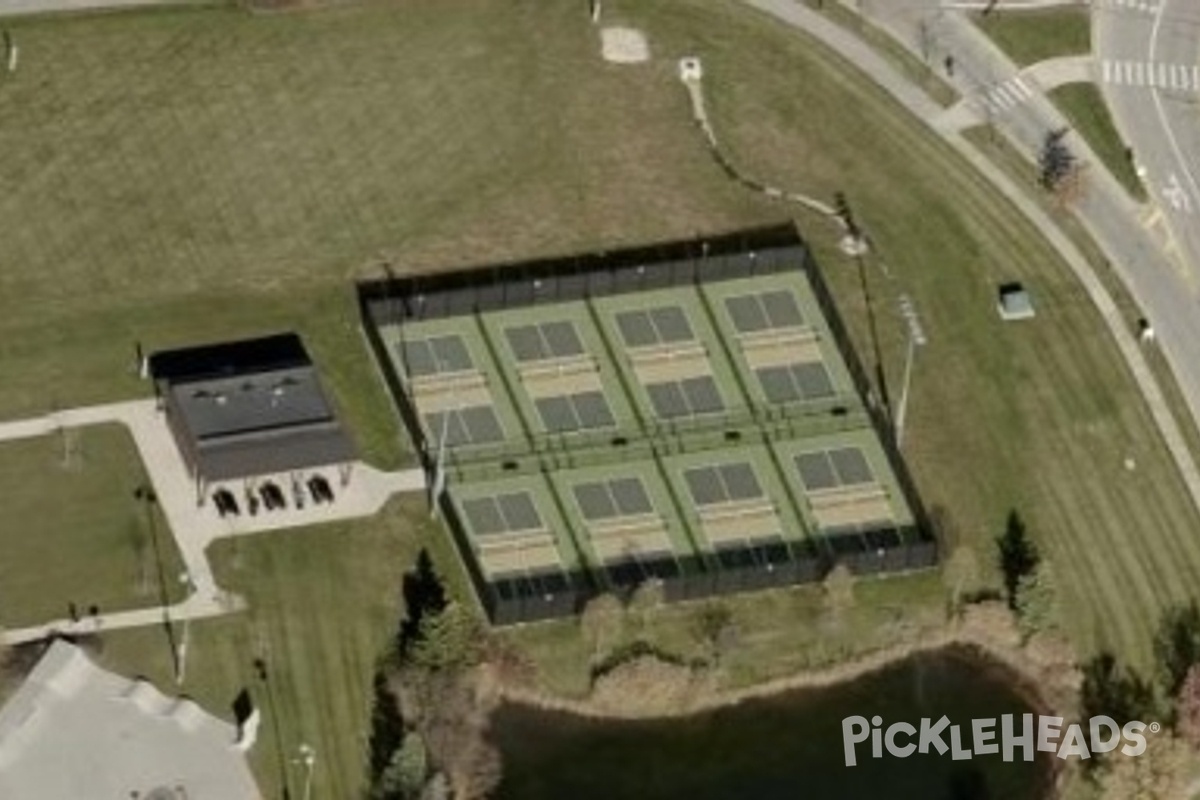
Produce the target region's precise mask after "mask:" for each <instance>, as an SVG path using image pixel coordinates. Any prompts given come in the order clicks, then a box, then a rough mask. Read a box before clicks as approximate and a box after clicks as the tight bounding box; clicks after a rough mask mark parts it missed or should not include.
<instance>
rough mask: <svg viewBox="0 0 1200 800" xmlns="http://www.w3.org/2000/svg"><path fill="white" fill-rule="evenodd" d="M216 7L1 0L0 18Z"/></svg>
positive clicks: (184, 1) (158, 0) (137, 0)
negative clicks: (156, 7) (158, 7)
mask: <svg viewBox="0 0 1200 800" xmlns="http://www.w3.org/2000/svg"><path fill="white" fill-rule="evenodd" d="M184 5H215V3H214V2H211V0H210V2H204V0H0V17H17V16H26V15H30V14H59V13H68V14H69V13H73V12H79V11H119V10H122V9H134V8H150V7H154V6H184Z"/></svg>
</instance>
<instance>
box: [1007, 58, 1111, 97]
mask: <svg viewBox="0 0 1200 800" xmlns="http://www.w3.org/2000/svg"><path fill="white" fill-rule="evenodd" d="M1092 64H1093V61H1092V57H1091V56H1090V55H1082V56H1061V57H1059V58H1048V59H1046V60H1045V61H1039V62H1037V63H1036V64H1030V65H1029V66H1028V67H1026V68H1025V69H1024V70H1023V72H1024V74H1026V75H1028V76H1029V77H1031V78H1033V79H1034V80H1035V81H1037V83H1038V85H1039V86H1041V87H1042V89H1044V90H1045V91H1050V90H1051V89H1057V88H1058V87H1059V86H1063V85H1064V84H1068V83H1088V82H1090V81H1091V80H1093V79H1094V78H1095V74H1094V73H1093V71H1092V70H1093V67H1092Z"/></svg>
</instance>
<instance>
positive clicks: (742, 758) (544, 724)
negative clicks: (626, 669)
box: [490, 649, 1054, 800]
mask: <svg viewBox="0 0 1200 800" xmlns="http://www.w3.org/2000/svg"><path fill="white" fill-rule="evenodd" d="M1010 677H1011V676H1009V675H1008V674H1007V673H1006V672H1005V671H1004V670H1002V669H1000V668H999V667H998V666H996V665H994V664H991V663H989V662H986V661H983V660H982V659H981V658H980V657H978V656H976V655H974V654H971V653H968V652H966V651H963V650H957V649H950V650H944V651H940V652H938V653H934V654H925V655H920V656H914V657H912V658H909V659H907V660H904V661H901V662H898V663H897V664H895V665H893V666H890V667H887V668H885V669H883V670H881V671H879V672H875V673H872V674H870V675H867V676H865V677H862V678H859V679H856V680H854V681H850V682H847V683H843V684H838V685H836V686H834V687H831V688H826V689H803V690H795V691H790V692H785V693H782V694H779V695H776V696H774V697H771V698H765V699H760V700H754V701H750V702H746V703H742V704H740V705H737V706H732V707H729V708H724V709H721V710H718V711H713V712H706V713H704V714H699V715H696V716H691V717H685V718H678V719H664V720H653V721H638V722H628V721H609V720H593V719H586V718H582V717H577V716H574V715H571V714H565V713H560V712H548V711H542V710H538V709H534V708H531V707H527V706H516V705H505V706H502V707H501V708H500V709H499V710H498V711H497V712H496V713H495V715H494V716H493V718H492V729H491V734H490V737H491V739H492V741H493V742H494V743H495V744H496V745H497V746H498V747H499V749H500V752H501V754H502V756H503V759H504V781H503V783H502V784H501V786H500V789H499V791H498V793H497V797H498V798H500V800H543V799H544V800H562V799H563V798H567V800H593V798H594V800H685V799H686V800H748V799H751V798H753V799H754V800H760V799H761V800H775V799H776V798H778V799H779V800H784V799H785V798H786V799H787V800H797V799H798V798H803V800H825V798H829V799H830V800H833V799H834V798H836V799H837V800H845V799H846V798H852V799H857V798H864V799H866V798H877V797H887V798H903V799H904V800H985V799H986V800H1040V799H1041V798H1045V797H1049V796H1050V792H1049V790H1048V785H1049V784H1050V782H1051V781H1052V779H1053V774H1052V770H1053V763H1052V762H1053V761H1054V759H1053V758H1052V757H1051V756H1050V755H1049V754H1046V753H1039V754H1038V755H1039V757H1038V758H1037V759H1036V760H1034V761H1033V762H1031V763H1030V762H1025V761H1021V760H1016V761H1014V762H1012V763H1005V762H1004V761H1003V759H1002V757H1001V756H1000V755H987V756H975V757H974V758H972V759H971V760H961V761H954V760H952V759H951V757H950V753H949V752H947V754H946V755H944V756H937V755H934V754H932V753H930V754H929V755H920V754H914V755H912V756H910V757H908V758H904V759H900V758H896V757H893V756H889V755H888V754H887V751H886V750H885V751H884V756H883V758H881V759H872V758H871V757H870V753H871V749H870V746H869V745H870V743H869V741H868V742H864V743H862V744H860V745H858V748H857V754H858V764H857V766H854V767H847V766H846V765H845V757H844V751H843V746H842V728H841V725H842V719H843V718H844V717H848V716H852V715H861V716H864V717H867V718H870V717H872V716H873V715H876V714H878V715H880V716H882V717H883V725H884V727H885V728H886V727H887V726H888V725H889V724H891V723H893V722H899V721H905V722H909V723H910V724H912V725H914V726H918V727H919V725H920V721H921V718H922V717H930V718H932V720H933V721H936V720H937V719H938V718H939V717H941V715H943V714H945V715H946V716H948V717H950V720H951V722H954V723H959V724H960V725H962V726H963V727H962V733H963V747H965V748H970V747H971V742H970V738H971V727H970V720H972V719H975V718H990V717H995V718H997V725H996V731H997V737H996V738H997V740H998V739H999V721H998V720H999V717H1000V715H1001V714H1018V715H1019V714H1022V713H1026V712H1033V713H1037V712H1036V709H1034V708H1032V707H1031V706H1030V705H1029V704H1028V703H1027V702H1026V701H1025V700H1024V699H1023V698H1022V696H1021V695H1020V694H1019V693H1018V692H1017V691H1016V689H1015V687H1014V685H1013V684H1012V683H1011V681H1010ZM1017 726H1018V732H1019V729H1020V719H1019V718H1018V719H1017ZM949 738H950V737H949V734H945V735H943V739H945V740H946V741H947V744H948V743H949ZM901 742H903V739H901ZM1020 752H1021V751H1019V750H1018V759H1019V758H1021V756H1020Z"/></svg>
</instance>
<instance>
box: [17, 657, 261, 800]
mask: <svg viewBox="0 0 1200 800" xmlns="http://www.w3.org/2000/svg"><path fill="white" fill-rule="evenodd" d="M236 735H237V730H236V728H235V727H234V726H233V725H231V724H229V723H227V722H224V721H222V720H220V719H217V718H216V717H214V716H212V715H210V714H209V713H208V712H206V711H204V710H203V709H202V708H200V707H199V706H198V705H196V704H195V703H194V702H193V701H191V700H189V699H186V698H175V697H167V696H165V695H163V694H162V693H161V692H159V691H158V690H157V689H156V688H154V687H153V686H152V685H151V684H149V683H147V682H146V681H142V680H131V679H128V678H123V677H121V676H119V675H115V674H113V673H111V672H107V671H105V670H102V669H100V668H99V667H97V666H95V665H94V664H93V663H92V662H91V661H90V660H89V659H88V657H87V656H86V655H85V654H84V652H83V651H82V650H80V649H79V648H78V647H76V646H75V645H72V644H69V643H67V642H64V641H61V640H59V641H55V642H54V643H53V644H52V645H51V646H50V648H49V649H48V650H47V651H46V653H45V654H44V655H43V656H42V659H41V661H39V662H38V664H37V666H36V667H34V670H33V672H32V673H30V675H29V677H28V678H27V679H26V681H25V683H24V684H23V685H22V686H21V687H20V688H19V689H18V690H17V692H16V694H15V695H13V697H12V698H11V699H10V700H9V702H8V703H7V704H6V705H5V706H4V707H3V708H0V797H12V798H22V797H31V798H32V797H36V798H38V800H78V798H81V797H113V798H127V797H131V796H134V795H133V794H132V793H133V792H137V793H139V795H140V796H142V797H158V796H163V797H172V798H174V797H177V796H186V797H188V798H189V800H206V798H214V800H215V799H216V798H220V800H261V794H260V793H259V790H258V787H257V786H256V785H255V783H254V778H253V776H252V775H251V773H250V769H249V766H248V765H247V763H246V759H245V756H244V755H243V754H242V753H241V752H240V751H239V750H237V749H236V747H235V739H236ZM179 787H182V788H183V789H184V794H180V793H179V792H178V788H179ZM156 790H160V793H159V794H155V791H156ZM168 792H169V793H168Z"/></svg>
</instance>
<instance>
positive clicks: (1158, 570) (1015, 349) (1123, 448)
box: [640, 4, 1200, 665]
mask: <svg viewBox="0 0 1200 800" xmlns="http://www.w3.org/2000/svg"><path fill="white" fill-rule="evenodd" d="M683 9H687V10H688V12H687V13H685V12H684V10H683ZM640 21H641V22H642V24H643V25H644V26H645V27H646V28H647V29H649V30H654V31H658V37H659V38H660V39H665V40H666V41H667V42H672V41H674V42H676V44H675V46H674V48H672V50H673V52H679V51H682V50H684V49H685V48H687V47H691V48H692V49H696V50H698V51H699V52H702V54H703V57H704V59H705V75H706V83H707V84H708V86H709V95H708V97H709V104H710V110H711V111H710V113H711V114H712V116H713V119H714V121H715V125H716V128H717V132H718V135H719V136H720V137H721V138H722V140H723V141H724V142H725V143H726V145H727V147H728V148H729V149H730V151H731V153H732V157H733V159H734V160H735V161H737V162H738V163H740V164H743V165H744V166H745V168H746V169H747V170H748V171H749V172H751V173H752V174H757V175H769V176H772V180H773V182H776V183H778V184H779V185H782V186H785V187H786V186H803V187H805V189H806V190H807V191H809V192H810V193H813V194H817V195H818V196H820V195H822V194H824V195H827V196H828V195H831V194H832V193H833V192H834V191H835V190H838V189H841V190H844V191H845V192H846V193H847V196H848V197H849V200H850V203H851V204H852V206H853V207H854V209H855V211H856V215H857V217H858V219H859V221H860V222H861V224H863V225H864V226H865V227H866V229H867V230H868V231H869V232H870V234H871V237H872V239H873V241H874V243H875V248H876V249H875V253H874V255H873V256H872V257H871V258H870V259H868V261H867V266H866V277H867V284H868V289H869V291H870V293H871V296H872V297H873V303H874V306H875V308H876V311H877V318H878V329H879V335H880V339H881V342H880V349H881V352H882V355H883V362H884V363H883V367H884V372H885V374H886V376H887V379H888V382H889V384H890V387H891V389H892V391H893V392H896V391H897V389H898V387H899V384H900V379H901V373H902V368H903V364H904V352H905V346H906V339H905V327H904V323H903V320H902V319H901V317H900V315H899V313H898V311H897V305H896V299H897V296H898V295H899V293H900V292H907V293H909V294H910V295H911V296H912V297H913V299H914V301H915V304H916V307H917V309H918V311H919V313H920V315H921V317H922V320H923V322H924V325H925V328H926V330H927V333H928V335H929V338H930V343H929V344H928V346H926V347H925V348H923V349H922V350H921V351H920V352H919V353H918V356H917V362H916V366H915V371H914V375H913V385H912V394H911V397H910V403H909V410H908V412H909V416H908V430H907V433H906V440H905V449H906V452H907V455H908V456H909V458H910V460H911V463H912V466H913V470H914V473H915V475H916V478H917V482H918V484H919V486H920V488H921V490H922V493H923V495H924V497H925V499H926V502H927V504H928V505H929V506H931V507H937V508H940V509H942V511H943V516H944V518H945V519H946V520H947V522H948V528H949V531H948V538H949V540H950V541H949V544H951V545H953V544H955V543H956V542H963V543H966V544H969V545H970V546H972V547H973V548H974V549H975V550H976V551H977V553H978V555H979V559H980V561H982V562H992V560H993V559H994V557H995V552H996V550H995V545H994V540H995V537H996V536H997V535H999V533H1000V532H1001V531H1002V530H1003V525H1004V519H1005V516H1006V515H1007V514H1008V512H1009V511H1010V510H1012V509H1016V510H1017V511H1018V512H1019V513H1020V514H1021V515H1022V516H1023V517H1024V518H1025V520H1026V521H1027V523H1028V525H1029V528H1030V530H1031V531H1032V532H1033V535H1034V536H1035V537H1036V539H1037V540H1038V542H1039V544H1040V545H1041V548H1042V551H1043V552H1044V554H1045V555H1046V556H1047V557H1048V558H1049V559H1051V560H1052V561H1053V563H1054V565H1055V567H1056V568H1057V570H1058V575H1059V576H1060V584H1061V598H1060V600H1061V603H1060V605H1061V607H1062V612H1063V617H1064V624H1065V627H1066V629H1067V631H1068V632H1069V633H1070V635H1071V636H1072V637H1073V639H1074V640H1075V642H1076V643H1077V645H1078V646H1079V648H1080V650H1081V652H1083V653H1085V654H1086V653H1089V652H1092V651H1094V650H1096V649H1098V648H1113V649H1115V650H1116V651H1117V652H1118V653H1120V654H1121V655H1124V656H1126V657H1128V658H1130V659H1131V660H1133V661H1135V662H1136V663H1139V664H1143V665H1144V662H1145V658H1146V651H1147V648H1146V645H1147V641H1148V639H1147V637H1148V635H1149V633H1150V632H1151V631H1152V630H1153V628H1154V626H1156V625H1157V622H1158V619H1159V615H1160V613H1161V611H1162V609H1163V608H1164V607H1166V606H1168V605H1170V604H1172V603H1175V602H1178V601H1180V600H1183V599H1185V598H1189V597H1191V596H1193V594H1194V592H1195V590H1194V588H1193V587H1194V586H1196V585H1197V584H1196V578H1197V577H1200V544H1198V543H1197V542H1196V540H1195V537H1194V536H1193V535H1192V532H1193V531H1195V530H1196V529H1197V527H1198V522H1200V520H1198V518H1197V514H1196V511H1195V510H1194V509H1193V508H1192V506H1191V504H1190V501H1189V500H1188V498H1187V495H1186V493H1185V492H1184V490H1183V487H1182V484H1181V481H1180V480H1179V478H1178V477H1177V475H1176V474H1175V471H1174V466H1173V464H1172V463H1171V462H1170V460H1169V458H1168V455H1167V453H1166V450H1165V448H1164V447H1162V445H1161V442H1160V440H1159V436H1158V434H1157V432H1156V430H1155V428H1154V426H1153V423H1152V420H1151V419H1150V416H1149V413H1148V411H1147V410H1146V408H1145V405H1144V403H1143V402H1142V400H1141V398H1140V395H1139V394H1138V392H1137V391H1136V388H1135V386H1134V384H1133V382H1132V380H1131V379H1130V376H1129V374H1128V373H1127V371H1126V369H1125V367H1124V365H1123V363H1122V362H1121V360H1120V359H1119V358H1117V357H1116V356H1115V350H1114V346H1113V344H1112V343H1111V341H1110V339H1109V336H1108V334H1107V332H1106V331H1105V328H1104V326H1103V324H1102V321H1101V319H1100V317H1099V315H1098V313H1097V312H1096V311H1095V309H1094V308H1093V307H1092V305H1091V303H1090V301H1089V300H1088V298H1087V296H1086V294H1085V293H1084V292H1083V290H1082V288H1081V287H1080V286H1079V285H1078V284H1077V283H1076V281H1075V279H1074V278H1073V277H1072V276H1071V275H1070V273H1069V272H1068V270H1067V269H1066V268H1065V266H1064V265H1063V264H1062V263H1061V262H1060V261H1059V259H1058V258H1057V256H1056V255H1055V254H1054V253H1053V251H1052V250H1051V249H1050V248H1049V247H1048V245H1047V244H1046V243H1045V242H1043V241H1041V239H1040V238H1039V237H1038V236H1037V235H1036V233H1035V232H1034V231H1033V229H1032V228H1031V226H1030V225H1029V224H1028V223H1026V222H1025V221H1024V219H1023V218H1022V217H1021V216H1020V215H1019V213H1018V212H1017V211H1016V210H1015V209H1014V208H1013V207H1012V206H1010V205H1009V204H1008V203H1007V202H1005V201H1004V200H1002V199H1001V198H999V197H997V195H996V194H995V193H994V192H993V191H992V190H990V189H989V188H988V186H987V185H986V184H985V182H984V181H983V179H982V178H980V177H979V176H977V175H975V174H974V173H973V172H971V171H970V170H969V169H967V168H965V167H964V166H963V164H962V163H961V161H960V160H959V159H958V158H957V157H956V156H955V155H954V154H952V153H951V152H950V151H949V149H948V148H947V147H945V146H943V145H941V144H940V143H937V142H936V141H933V140H931V138H930V137H929V136H928V135H927V134H926V132H925V131H924V130H923V129H922V128H920V127H919V126H918V125H917V124H916V123H915V122H914V121H912V120H910V119H909V118H908V117H907V116H906V115H905V114H903V113H902V112H901V111H900V110H899V109H897V108H896V106H895V105H894V104H892V103H891V102H890V101H889V100H888V99H886V98H884V97H882V96H881V95H880V93H879V92H878V91H877V90H876V89H874V88H873V87H871V86H869V85H867V84H866V83H865V82H864V81H862V80H860V79H859V78H858V77H857V76H855V75H853V74H852V73H851V72H849V71H848V70H847V69H846V68H845V65H842V64H838V63H836V62H834V61H832V60H831V59H829V58H828V57H827V56H826V55H825V54H823V53H822V52H821V51H820V49H819V48H817V47H816V46H815V45H813V44H812V43H811V42H809V41H808V40H806V39H804V38H803V37H801V36H799V35H796V34H793V33H786V32H784V31H783V30H782V29H780V28H778V27H776V26H775V25H773V24H772V23H770V22H768V21H766V20H760V19H758V18H757V17H750V16H746V15H743V14H739V13H737V12H736V11H734V10H732V9H721V10H711V9H708V8H707V7H702V6H699V5H698V4H687V5H684V6H682V7H681V6H680V5H678V4H675V5H672V6H671V7H670V8H669V9H668V8H666V7H663V6H660V5H651V6H649V7H647V9H646V11H645V13H644V14H643V15H641V17H640ZM714 29H720V30H721V31H722V32H723V33H722V37H721V38H720V39H719V40H717V38H716V37H711V36H707V35H706V31H709V30H714ZM696 41H702V42H704V49H703V50H700V49H699V48H698V47H696V45H695V42H696ZM746 41H754V42H755V46H754V47H744V46H740V45H739V43H740V42H746ZM801 75H802V76H804V80H803V81H800V80H797V76H801ZM864 114H865V115H867V117H869V118H870V119H871V120H872V121H873V122H872V125H869V126H865V125H861V124H859V121H860V120H861V119H863V115H864ZM803 227H804V229H805V231H806V233H807V234H808V235H809V237H810V238H811V239H812V241H813V243H814V245H815V246H816V248H817V251H818V256H819V260H820V262H821V263H822V264H823V265H824V267H825V271H826V273H827V275H828V277H829V279H830V282H831V284H832V285H833V288H834V290H835V293H836V294H837V296H838V299H839V301H840V303H841V306H842V308H843V311H844V313H846V315H847V316H848V317H849V320H850V322H851V328H852V333H854V334H855V336H856V338H857V341H858V343H859V349H860V352H861V353H862V354H863V356H864V361H865V362H866V364H867V367H868V369H872V368H873V358H872V356H871V352H872V348H871V347H870V337H869V336H868V333H867V331H868V325H867V322H866V319H867V318H866V314H865V301H864V298H863V292H862V288H861V283H860V279H859V275H858V273H857V270H856V269H855V266H854V264H853V263H850V262H848V261H847V260H846V259H845V258H844V257H842V256H840V254H839V253H838V251H837V250H836V248H835V246H834V238H835V237H834V236H833V235H831V233H832V232H831V231H830V229H829V228H828V227H827V226H824V225H823V224H821V223H817V222H815V221H807V222H806V223H804V225H803ZM885 268H886V274H885V272H884V269H885ZM1014 279H1015V280H1023V281H1024V282H1025V283H1026V284H1027V285H1028V286H1029V288H1030V290H1031V291H1032V293H1033V296H1034V299H1035V302H1036V303H1037V304H1038V308H1039V316H1038V318H1037V319H1036V320H1035V321H1033V322H1030V323H1027V324H1024V325H1006V324H1003V323H1001V322H1000V320H999V318H998V316H997V315H996V313H995V289H996V285H997V284H998V283H999V282H1001V281H1005V280H1014ZM1126 457H1132V458H1134V460H1135V462H1136V464H1137V469H1136V471H1134V472H1127V471H1126V470H1125V469H1124V467H1123V466H1122V464H1123V462H1124V460H1125V458H1126ZM1114 586H1121V587H1125V590H1124V591H1123V592H1121V593H1120V594H1117V593H1114V592H1113V591H1112V587H1114Z"/></svg>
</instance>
